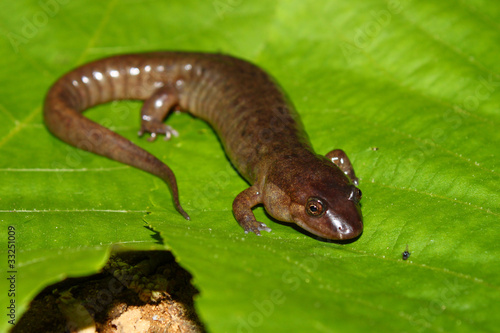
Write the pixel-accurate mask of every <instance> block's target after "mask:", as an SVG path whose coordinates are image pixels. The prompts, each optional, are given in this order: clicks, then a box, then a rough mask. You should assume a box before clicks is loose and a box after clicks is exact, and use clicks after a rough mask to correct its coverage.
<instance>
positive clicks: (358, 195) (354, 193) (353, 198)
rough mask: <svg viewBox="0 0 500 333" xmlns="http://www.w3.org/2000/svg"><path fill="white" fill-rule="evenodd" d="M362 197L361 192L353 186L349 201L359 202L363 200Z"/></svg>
mask: <svg viewBox="0 0 500 333" xmlns="http://www.w3.org/2000/svg"><path fill="white" fill-rule="evenodd" d="M361 196H362V193H361V190H360V189H359V188H357V187H354V186H353V188H352V191H351V194H350V195H349V200H351V201H355V202H359V201H360V200H361Z"/></svg>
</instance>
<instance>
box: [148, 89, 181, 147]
mask: <svg viewBox="0 0 500 333" xmlns="http://www.w3.org/2000/svg"><path fill="white" fill-rule="evenodd" d="M178 103H179V95H178V92H177V91H176V90H175V89H174V88H172V87H161V88H159V89H158V90H156V91H155V92H154V93H153V94H152V95H151V96H150V97H149V98H148V99H146V101H145V102H144V105H143V106H142V109H141V130H140V131H139V136H143V135H144V133H150V134H151V137H150V138H149V139H148V141H154V140H156V137H157V136H158V134H163V135H165V140H169V139H170V138H171V137H172V136H178V135H179V134H178V133H177V131H176V130H175V129H173V128H172V127H170V126H168V125H166V124H164V123H163V121H164V120H165V118H166V117H167V115H168V113H169V112H170V111H171V110H172V109H173V107H174V106H176V105H177V104H178Z"/></svg>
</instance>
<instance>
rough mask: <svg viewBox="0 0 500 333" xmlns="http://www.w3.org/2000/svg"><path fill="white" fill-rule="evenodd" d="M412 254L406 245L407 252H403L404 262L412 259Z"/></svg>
mask: <svg viewBox="0 0 500 333" xmlns="http://www.w3.org/2000/svg"><path fill="white" fill-rule="evenodd" d="M410 255H411V253H410V252H408V244H406V250H405V251H404V252H403V260H407V259H408V258H410Z"/></svg>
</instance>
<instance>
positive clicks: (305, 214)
mask: <svg viewBox="0 0 500 333" xmlns="http://www.w3.org/2000/svg"><path fill="white" fill-rule="evenodd" d="M288 171H289V172H288V173H285V172H283V173H281V174H274V175H272V177H271V178H273V179H272V180H271V179H269V183H270V184H272V186H267V187H266V189H269V190H271V189H272V191H271V192H272V195H268V193H265V194H266V195H265V196H264V197H265V200H264V205H265V207H266V210H267V211H268V212H269V213H270V214H271V215H272V216H273V217H275V218H276V219H279V220H281V221H287V222H294V223H296V224H297V225H298V226H300V227H301V228H303V229H305V230H307V231H309V232H310V233H312V234H314V235H317V236H320V237H322V238H326V239H333V240H345V239H352V238H356V237H357V236H359V235H360V234H361V232H362V231H363V220H362V215H361V209H360V204H359V201H360V200H361V191H360V190H359V189H358V188H357V187H356V186H354V184H353V183H352V182H351V180H350V179H349V178H348V177H347V176H346V175H345V174H344V173H343V172H342V171H341V170H340V169H339V168H338V167H337V166H336V165H335V164H333V163H332V162H330V161H328V160H326V159H324V160H323V159H321V158H320V159H318V162H315V163H312V164H308V165H306V166H305V167H303V166H300V167H298V166H295V167H294V168H293V169H289V170H288ZM266 183H268V181H266ZM266 198H267V199H266ZM269 198H271V199H270V200H269Z"/></svg>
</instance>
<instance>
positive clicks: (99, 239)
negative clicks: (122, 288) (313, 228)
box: [0, 0, 500, 332]
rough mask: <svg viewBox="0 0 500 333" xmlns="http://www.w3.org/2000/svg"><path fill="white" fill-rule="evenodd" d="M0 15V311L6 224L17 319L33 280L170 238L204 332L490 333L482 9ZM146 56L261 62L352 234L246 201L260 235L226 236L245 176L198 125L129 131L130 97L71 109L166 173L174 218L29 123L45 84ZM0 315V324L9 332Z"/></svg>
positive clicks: (494, 216) (467, 5)
mask: <svg viewBox="0 0 500 333" xmlns="http://www.w3.org/2000/svg"><path fill="white" fill-rule="evenodd" d="M0 12H1V14H0V22H1V23H0V33H1V34H2V36H3V38H2V39H0V50H1V51H2V52H1V53H2V57H1V58H0V76H1V78H2V80H1V81H0V85H1V89H0V97H1V99H0V156H1V159H0V179H1V182H0V223H1V230H2V232H1V236H0V238H1V239H2V241H1V244H3V245H1V249H0V258H2V259H1V261H0V262H1V263H2V264H1V265H0V267H1V268H0V270H1V272H2V276H1V280H0V281H2V282H1V283H0V305H1V307H2V309H4V310H3V313H6V310H5V309H6V306H7V304H9V303H8V302H10V298H9V297H8V295H7V294H8V293H7V291H8V290H9V288H10V284H9V281H8V280H7V277H8V276H9V275H10V274H11V273H7V271H8V270H9V268H8V267H7V265H6V263H7V255H8V253H7V246H6V243H7V240H8V231H7V227H8V226H13V227H14V228H15V237H16V240H15V241H16V243H15V245H16V266H15V269H16V271H17V273H16V285H15V288H16V297H15V300H16V315H17V319H19V317H20V316H21V315H22V313H23V312H24V311H25V310H26V306H27V305H28V304H29V301H30V300H31V299H32V298H33V297H34V296H35V295H36V293H38V292H39V291H40V290H41V289H42V288H43V287H44V286H46V285H48V284H50V283H54V282H57V281H60V280H62V279H63V278H65V277H67V276H82V275H87V274H92V273H94V272H97V271H98V270H99V269H100V267H102V265H103V263H104V262H105V261H106V259H107V257H108V254H109V252H110V250H111V248H112V245H113V244H120V246H123V247H126V248H131V249H138V250H149V249H163V248H166V249H170V250H171V251H172V252H173V253H174V255H175V256H176V258H177V259H178V261H179V262H180V264H181V265H183V267H185V268H186V269H187V270H189V271H190V272H191V273H192V274H193V276H194V284H195V285H196V286H197V287H198V288H199V290H200V291H201V295H200V296H199V298H198V299H196V305H197V309H198V311H199V313H200V316H201V318H202V320H204V322H205V323H206V325H207V328H208V329H210V330H211V331H214V332H234V331H240V332H271V331H273V332H274V331H296V332H299V331H300V332H305V331H321V332H340V331H349V332H365V331H373V330H377V331H398V332H400V331H405V332H423V331H429V332H441V331H447V332H448V331H452V332H477V331H486V332H488V331H490V332H493V331H495V330H497V328H498V325H499V324H500V320H499V319H498V316H497V315H495V314H497V313H498V312H499V311H500V307H499V304H500V303H499V302H498V300H499V299H500V283H499V282H500V281H499V279H500V265H499V264H498V263H499V259H498V258H499V257H500V249H499V246H498V245H497V243H498V238H499V237H500V231H499V224H498V220H499V215H500V198H499V192H500V191H499V180H500V179H499V168H498V167H499V152H500V148H499V144H498V143H499V142H500V134H499V131H498V126H499V123H500V112H499V106H500V89H499V88H500V64H499V62H498V55H499V54H500V50H499V48H500V26H499V25H498V23H497V22H499V21H500V5H499V4H497V3H496V2H486V1H480V0H476V1H473V0H470V1H461V2H456V1H451V0H447V1H439V2H437V1H418V2H417V1H409V0H400V1H387V2H386V1H381V0H376V1H362V0H352V1H340V0H331V1H326V0H325V1H323V0H321V1H315V2H314V4H312V3H311V2H305V1H263V0H258V1H240V0H238V1H236V0H214V1H207V2H198V1H192V0H188V1H186V0H183V1H177V0H171V1H168V2H167V1H133V0H128V1H116V0H111V1H107V2H104V3H103V2H102V1H100V2H98V1H86V2H76V1H62V0H41V1H40V2H38V1H28V0H21V1H16V2H9V3H5V4H3V10H2V11H0ZM159 49H162V50H193V51H194V50H196V51H211V52H224V53H229V54H232V55H235V56H238V57H242V58H245V59H248V60H250V61H252V62H255V63H256V64H258V65H260V66H262V67H263V68H265V69H266V70H268V71H269V72H270V73H272V75H273V76H275V77H276V78H277V80H278V81H279V82H280V83H281V84H282V86H283V87H284V88H285V90H286V91H287V93H288V94H289V95H290V97H291V99H292V100H293V101H294V103H295V105H296V107H297V109H298V110H299V113H300V114H301V116H302V119H303V122H304V125H305V127H306V129H307V131H308V133H309V136H310V138H311V140H312V142H313V145H314V147H315V148H316V150H317V152H318V153H322V154H324V153H326V152H328V151H329V150H331V149H333V148H342V149H344V150H345V151H346V152H347V153H348V155H349V156H350V158H351V159H352V161H353V164H354V166H355V168H356V173H357V175H358V176H359V177H360V179H361V185H360V187H361V189H362V191H363V195H364V197H363V200H362V205H363V207H362V210H363V215H364V222H365V230H364V233H363V235H362V236H361V237H360V239H359V240H357V241H356V242H353V243H349V244H336V243H327V242H320V241H318V240H316V239H314V238H312V237H309V236H307V235H304V234H302V233H300V232H299V231H298V230H296V229H294V228H292V227H290V226H289V225H286V224H279V223H275V222H274V221H271V220H269V218H268V217H267V216H266V215H265V214H264V211H263V209H262V208H257V209H255V213H256V215H257V218H258V219H259V220H260V221H263V222H265V223H267V224H268V225H269V226H270V227H271V228H272V229H273V231H272V232H271V233H269V234H267V233H266V234H265V235H263V236H262V237H257V236H254V235H246V234H244V233H243V231H242V230H241V228H240V227H239V226H238V225H237V223H236V222H235V220H234V218H233V216H232V212H231V203H232V200H233V199H234V197H235V195H236V194H238V193H239V192H240V191H242V190H243V189H245V188H246V187H247V186H248V185H247V184H246V183H245V182H244V181H243V180H242V179H241V178H240V177H239V176H238V174H237V173H236V171H234V170H233V169H232V168H231V166H230V164H229V162H228V161H227V159H226V158H225V156H224V152H223V151H222V149H221V147H220V144H219V142H218V140H217V138H216V136H215V135H214V133H213V132H212V131H211V129H210V127H209V125H207V124H205V123H203V122H201V121H200V120H198V119H194V118H191V117H190V116H189V115H186V114H174V115H173V116H172V117H170V118H169V120H168V122H169V124H170V125H172V126H173V127H174V128H176V129H177V130H178V131H179V132H180V134H181V135H180V137H179V138H175V139H173V140H172V141H170V142H162V141H160V140H158V142H155V143H149V142H147V141H146V140H142V139H139V138H137V136H136V133H137V130H138V122H139V120H138V110H139V108H140V103H137V102H120V103H111V104H107V105H104V106H100V107H97V108H95V109H93V110H91V111H89V112H88V113H87V114H88V115H89V117H91V118H92V119H94V120H97V121H99V122H101V123H103V124H107V125H109V126H110V127H111V128H112V129H113V130H115V131H117V132H118V133H120V134H122V135H124V136H126V137H127V138H129V139H130V140H132V141H133V142H135V143H137V144H138V145H140V146H141V147H144V148H145V149H147V150H149V151H151V152H152V153H153V154H155V155H156V156H158V157H159V158H160V159H162V160H163V161H165V162H167V163H168V164H169V165H170V166H171V168H172V169H173V170H174V172H175V173H176V175H177V178H178V183H179V188H180V193H181V202H182V203H183V206H184V208H185V209H186V211H188V213H189V214H190V215H191V217H192V221H185V220H183V218H182V217H181V216H180V215H179V214H178V213H177V212H176V211H175V209H174V208H173V205H172V202H171V196H170V193H169V190H168V189H167V188H166V186H165V185H164V183H162V182H161V181H160V180H159V179H156V178H155V177H153V176H151V175H149V174H146V173H144V172H142V171H139V170H135V169H132V168H130V167H127V166H123V165H121V164H119V163H116V162H114V161H110V160H107V159H105V158H102V157H99V156H95V155H92V154H89V153H86V152H82V151H79V150H77V149H75V148H72V147H69V146H67V145H65V144H64V143H62V142H60V141H58V140H57V139H56V138H54V137H52V136H51V135H50V134H49V133H48V132H47V130H46V129H45V127H44V125H43V123H42V117H41V109H42V103H43V98H44V95H45V93H46V91H47V90H48V88H49V86H50V85H51V84H52V83H53V82H54V81H55V80H56V79H57V77H59V76H60V75H62V74H63V73H65V72H67V71H68V70H70V69H72V68H74V67H75V66H77V65H80V64H82V63H85V62H87V61H90V60H93V59H97V58H101V57H104V56H107V55H112V54H116V53H125V52H139V51H147V50H159ZM148 213H150V214H148ZM156 232H159V233H160V237H162V240H163V242H164V244H161V242H158V241H157V235H156ZM407 244H408V247H409V251H410V252H411V256H410V258H409V259H408V260H406V261H403V260H402V258H401V253H402V252H403V251H404V250H405V248H406V245H407ZM3 318H4V319H2V321H1V322H0V330H6V329H8V328H9V327H10V326H11V325H10V324H8V323H7V319H6V318H8V317H6V316H5V314H4V315H3Z"/></svg>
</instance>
